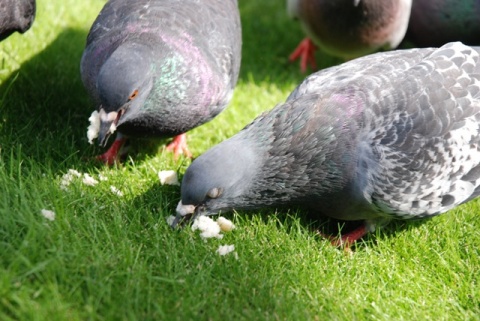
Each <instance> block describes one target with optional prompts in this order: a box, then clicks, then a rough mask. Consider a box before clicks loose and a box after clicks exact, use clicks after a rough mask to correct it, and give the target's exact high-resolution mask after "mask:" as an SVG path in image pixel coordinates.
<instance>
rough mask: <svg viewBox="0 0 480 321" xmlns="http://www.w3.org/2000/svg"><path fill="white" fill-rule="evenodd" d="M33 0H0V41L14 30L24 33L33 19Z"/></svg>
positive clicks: (34, 10) (34, 7)
mask: <svg viewBox="0 0 480 321" xmlns="http://www.w3.org/2000/svg"><path fill="white" fill-rule="evenodd" d="M35 12H36V5H35V0H1V1H0V41H1V40H4V39H5V38H7V37H8V36H10V35H11V34H12V33H14V32H15V31H18V32H20V33H24V32H25V31H27V30H28V29H30V27H31V26H32V23H33V20H34V19H35Z"/></svg>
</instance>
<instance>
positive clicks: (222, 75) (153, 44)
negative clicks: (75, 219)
mask: <svg viewBox="0 0 480 321" xmlns="http://www.w3.org/2000/svg"><path fill="white" fill-rule="evenodd" d="M240 56H241V27H240V17H239V11H238V6H237V1H236V0H201V1H198V0H197V1H195V0H167V1H161V0H138V1H127V0H110V1H109V2H107V4H106V5H105V6H104V7H103V9H102V11H101V12H100V14H99V16H98V17H97V19H96V20H95V22H94V23H93V26H92V28H91V30H90V33H89V35H88V38H87V45H86V48H85V51H84V53H83V57H82V61H81V74H82V80H83V83H84V85H85V87H86V88H87V91H88V92H89V94H90V95H91V96H92V97H93V99H94V100H95V102H96V104H97V106H98V114H94V115H92V117H91V119H90V120H91V122H92V123H94V124H97V125H98V127H97V131H99V132H98V140H99V142H100V145H102V146H104V145H105V144H106V142H107V139H108V137H109V136H110V134H112V133H113V132H114V131H115V130H116V131H118V132H119V134H118V135H117V138H116V140H115V142H114V143H113V145H112V146H111V148H110V149H109V150H108V151H107V152H106V153H105V154H104V155H102V156H100V157H99V158H100V159H101V160H103V161H104V162H106V163H108V164H111V163H113V162H114V161H115V160H116V158H117V154H118V150H119V148H120V147H121V146H122V144H123V142H124V141H125V136H139V137H169V136H176V138H174V141H173V143H172V144H173V145H172V144H170V145H169V147H167V149H169V148H173V149H174V151H175V155H176V156H177V155H178V154H180V153H182V152H184V153H186V154H187V155H189V154H190V152H189V151H188V149H187V146H186V140H185V135H184V133H185V132H186V131H188V130H190V129H192V128H194V127H196V126H199V125H201V124H203V123H205V122H208V121H209V120H211V119H212V118H214V117H215V116H216V115H217V114H219V113H220V112H221V111H222V110H223V109H224V108H225V107H226V105H227V104H228V102H229V101H230V98H231V96H232V92H233V88H234V87H235V84H236V82H237V79H238V72H239V68H240ZM124 135H125V136H124ZM89 136H90V137H89V139H90V141H91V140H92V139H94V138H96V137H95V136H96V133H95V131H93V133H92V134H90V132H89Z"/></svg>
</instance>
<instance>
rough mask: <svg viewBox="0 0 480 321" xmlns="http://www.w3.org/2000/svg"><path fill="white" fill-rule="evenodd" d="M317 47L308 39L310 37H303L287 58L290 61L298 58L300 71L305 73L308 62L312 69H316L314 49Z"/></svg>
mask: <svg viewBox="0 0 480 321" xmlns="http://www.w3.org/2000/svg"><path fill="white" fill-rule="evenodd" d="M316 50H317V47H316V46H315V44H314V43H313V42H312V40H310V38H305V39H303V40H302V41H301V42H300V44H299V45H298V46H297V48H296V49H295V50H294V51H293V52H292V53H291V54H290V56H289V57H288V60H290V61H291V62H293V61H295V60H297V59H300V71H301V72H302V73H305V72H306V71H307V66H308V64H310V67H311V68H312V70H317V63H316V62H315V51H316Z"/></svg>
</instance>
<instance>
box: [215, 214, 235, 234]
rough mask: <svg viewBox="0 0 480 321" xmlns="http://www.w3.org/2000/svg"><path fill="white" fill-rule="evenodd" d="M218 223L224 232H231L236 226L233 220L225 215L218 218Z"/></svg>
mask: <svg viewBox="0 0 480 321" xmlns="http://www.w3.org/2000/svg"><path fill="white" fill-rule="evenodd" d="M217 224H218V225H219V226H220V229H221V230H222V232H230V231H232V230H233V229H234V228H235V225H234V224H233V222H232V221H230V220H229V219H226V218H225V217H223V216H220V217H219V218H217Z"/></svg>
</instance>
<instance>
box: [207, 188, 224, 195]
mask: <svg viewBox="0 0 480 321" xmlns="http://www.w3.org/2000/svg"><path fill="white" fill-rule="evenodd" d="M220 195H222V190H221V189H220V188H217V187H214V188H212V189H211V190H209V191H208V193H207V196H208V197H210V198H217V197H219V196H220Z"/></svg>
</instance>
